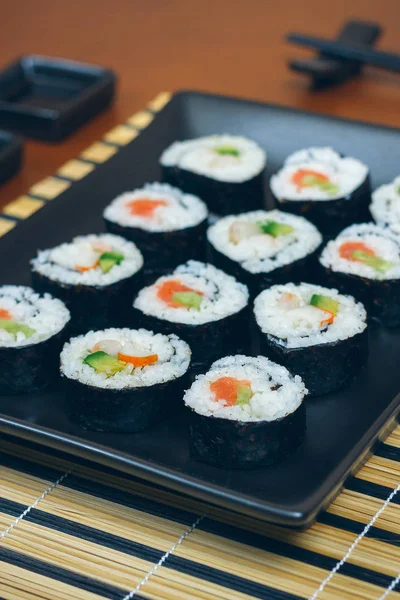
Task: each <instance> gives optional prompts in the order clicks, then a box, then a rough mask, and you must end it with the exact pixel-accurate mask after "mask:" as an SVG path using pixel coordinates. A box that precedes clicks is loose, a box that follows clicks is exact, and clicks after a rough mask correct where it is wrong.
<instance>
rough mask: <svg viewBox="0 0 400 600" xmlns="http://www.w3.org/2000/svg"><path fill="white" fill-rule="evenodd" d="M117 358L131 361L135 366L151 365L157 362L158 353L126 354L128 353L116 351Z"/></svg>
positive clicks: (127, 361)
mask: <svg viewBox="0 0 400 600" xmlns="http://www.w3.org/2000/svg"><path fill="white" fill-rule="evenodd" d="M118 360H122V361H123V362H126V363H131V364H132V365H133V366H134V367H135V368H138V367H145V366H146V365H152V364H153V363H155V362H157V361H158V354H149V356H128V354H123V353H122V352H118Z"/></svg>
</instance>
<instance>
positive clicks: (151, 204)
mask: <svg viewBox="0 0 400 600" xmlns="http://www.w3.org/2000/svg"><path fill="white" fill-rule="evenodd" d="M167 205H168V202H167V201H166V200H151V199H150V198H138V199H137V200H131V201H130V202H128V203H127V204H126V207H127V208H128V210H129V212H130V214H131V215H136V216H137V217H145V218H148V219H150V218H151V217H152V216H153V215H154V212H155V210H156V209H157V208H158V207H159V206H167Z"/></svg>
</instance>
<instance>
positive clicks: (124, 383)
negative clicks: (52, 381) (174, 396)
mask: <svg viewBox="0 0 400 600" xmlns="http://www.w3.org/2000/svg"><path fill="white" fill-rule="evenodd" d="M104 340H112V341H117V342H119V343H120V344H122V348H123V347H124V345H127V344H134V345H138V346H140V347H141V348H143V350H144V351H145V352H148V354H149V355H151V354H157V355H158V360H157V362H155V363H153V364H151V365H147V366H145V367H141V368H135V367H134V366H133V365H132V364H130V363H128V364H127V365H126V367H125V368H124V369H123V370H122V371H119V372H118V373H115V375H112V376H109V377H108V376H107V375H106V374H105V373H100V372H98V371H96V370H95V369H93V368H92V367H91V366H90V365H87V364H85V363H84V362H83V361H84V359H85V358H86V357H87V356H88V355H89V354H91V353H92V352H93V348H94V347H95V345H96V344H98V343H99V342H104ZM122 351H123V350H122ZM190 358H191V351H190V348H189V346H188V344H187V343H186V342H184V341H183V340H181V339H180V338H178V337H177V336H176V335H162V334H161V333H153V332H152V331H148V330H147V329H127V328H124V329H115V328H110V329H104V330H103V331H89V333H86V334H85V335H80V336H78V337H75V338H72V339H71V340H70V341H69V342H68V343H67V344H65V345H64V348H63V350H62V352H61V357H60V359H61V367H60V368H61V373H62V374H63V375H65V377H67V378H68V379H74V380H76V381H79V382H81V383H83V384H85V385H90V386H95V387H99V388H104V389H115V390H121V389H124V388H138V387H146V386H151V385H156V384H160V383H165V382H167V381H171V380H173V379H177V378H178V377H181V376H182V375H184V374H185V373H186V371H187V370H188V368H189V364H190Z"/></svg>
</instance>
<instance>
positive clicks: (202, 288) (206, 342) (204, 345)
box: [133, 260, 249, 368]
mask: <svg viewBox="0 0 400 600" xmlns="http://www.w3.org/2000/svg"><path fill="white" fill-rule="evenodd" d="M248 299H249V292H248V290H247V287H246V286H245V285H243V284H242V283H239V282H238V281H236V279H234V278H233V277H231V276H230V275H227V274H226V273H223V272H222V271H220V270H219V269H216V268H215V267H214V266H213V265H209V264H205V263H201V262H198V261H194V260H190V261H188V262H187V263H186V264H184V265H180V266H179V267H178V268H176V269H175V270H174V272H173V273H172V274H170V275H166V276H163V277H160V278H159V279H157V280H156V281H155V283H153V284H152V285H150V286H148V287H145V288H143V289H142V290H141V291H140V292H139V294H138V296H137V298H136V299H135V301H134V303H133V306H134V321H133V322H137V323H139V324H140V326H142V327H146V329H154V330H155V331H160V332H162V333H165V334H169V333H175V334H177V335H179V337H181V338H182V339H184V340H186V342H188V344H189V346H190V348H191V350H192V353H193V360H192V365H193V366H194V367H195V368H203V367H204V366H207V367H208V366H209V365H210V364H211V363H212V361H213V360H215V359H216V358H219V357H220V356H221V355H222V354H224V353H225V352H226V350H227V348H229V347H232V346H233V347H234V348H236V349H239V348H243V349H244V350H246V348H247V347H248V344H249V332H248V320H247V319H248Z"/></svg>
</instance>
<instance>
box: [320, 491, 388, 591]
mask: <svg viewBox="0 0 400 600" xmlns="http://www.w3.org/2000/svg"><path fill="white" fill-rule="evenodd" d="M399 490H400V483H399V485H398V486H397V487H396V488H395V489H394V490H392V491H391V493H390V494H389V496H388V497H387V498H386V500H385V502H384V503H383V504H382V506H381V507H380V509H379V510H377V511H376V513H375V514H374V516H373V517H372V519H371V520H370V522H369V523H367V525H366V526H365V527H364V529H363V530H362V532H361V533H360V535H359V536H358V537H357V538H356V539H355V540H354V542H353V543H352V544H351V546H350V548H349V549H348V550H347V552H346V554H345V555H344V556H343V558H342V559H341V560H340V561H339V562H337V563H336V565H335V566H334V567H333V569H332V570H331V571H330V573H329V574H328V575H327V576H326V577H325V579H324V580H323V582H322V583H321V585H320V586H319V588H318V589H317V590H315V592H314V593H313V595H312V596H311V597H310V599H309V600H316V598H317V597H318V596H319V594H320V593H321V592H322V591H323V589H324V588H325V586H326V585H327V584H328V583H329V582H330V580H331V579H332V577H333V576H334V575H335V573H337V572H338V571H339V570H340V569H341V568H342V567H343V565H344V564H345V562H346V561H347V560H348V558H349V557H350V555H351V553H352V552H353V550H354V549H355V548H356V546H357V545H358V544H359V542H361V540H362V539H363V537H364V536H365V535H366V534H367V533H368V531H369V530H370V529H371V527H372V526H373V524H374V523H375V521H376V520H377V519H378V517H379V516H380V515H381V514H382V513H383V511H384V510H385V508H387V506H388V504H389V503H390V502H391V501H392V500H393V498H394V497H395V495H396V494H397V492H398V491H399ZM395 582H396V580H394V581H392V583H391V584H390V585H392V584H393V583H394V585H396V583H395ZM389 587H390V586H389ZM386 591H387V590H386ZM389 591H390V590H389ZM385 593H386V592H385ZM388 593H389V592H388ZM383 597H384V596H382V598H383Z"/></svg>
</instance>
